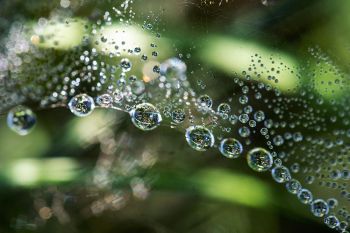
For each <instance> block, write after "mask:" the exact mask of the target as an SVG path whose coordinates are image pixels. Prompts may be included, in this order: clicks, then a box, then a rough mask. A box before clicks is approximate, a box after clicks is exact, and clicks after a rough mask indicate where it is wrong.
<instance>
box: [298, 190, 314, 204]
mask: <svg viewBox="0 0 350 233" xmlns="http://www.w3.org/2000/svg"><path fill="white" fill-rule="evenodd" d="M298 199H299V201H300V202H301V203H303V204H310V203H311V202H312V200H313V197H312V193H311V192H310V191H309V190H308V189H301V190H300V192H299V193H298Z"/></svg>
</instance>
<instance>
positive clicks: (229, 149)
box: [219, 138, 243, 159]
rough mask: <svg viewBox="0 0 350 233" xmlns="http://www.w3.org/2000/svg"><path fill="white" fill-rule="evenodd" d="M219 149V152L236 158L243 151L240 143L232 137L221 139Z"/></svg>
mask: <svg viewBox="0 0 350 233" xmlns="http://www.w3.org/2000/svg"><path fill="white" fill-rule="evenodd" d="M219 149H220V152H221V154H222V155H223V156H225V157H227V158H229V159H233V158H238V157H239V156H240V155H241V154H242V152H243V146H242V144H241V143H240V142H239V141H238V140H236V139H234V138H226V139H224V140H222V141H221V143H220V148H219Z"/></svg>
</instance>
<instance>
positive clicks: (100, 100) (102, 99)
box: [96, 94, 113, 108]
mask: <svg viewBox="0 0 350 233" xmlns="http://www.w3.org/2000/svg"><path fill="white" fill-rule="evenodd" d="M112 103H113V97H112V96H110V95H109V94H103V95H100V96H99V97H97V99H96V104H98V105H99V106H100V107H103V108H109V107H111V106H112Z"/></svg>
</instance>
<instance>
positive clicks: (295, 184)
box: [286, 179, 301, 194]
mask: <svg viewBox="0 0 350 233" xmlns="http://www.w3.org/2000/svg"><path fill="white" fill-rule="evenodd" d="M286 188H287V190H288V192H290V193H292V194H298V193H299V192H300V190H301V184H300V182H299V181H297V180H295V179H292V180H290V181H289V182H288V183H287V184H286Z"/></svg>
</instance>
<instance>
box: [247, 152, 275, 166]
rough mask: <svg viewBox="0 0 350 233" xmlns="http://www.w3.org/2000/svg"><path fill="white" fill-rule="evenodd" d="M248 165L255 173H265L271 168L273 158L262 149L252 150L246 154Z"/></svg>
mask: <svg viewBox="0 0 350 233" xmlns="http://www.w3.org/2000/svg"><path fill="white" fill-rule="evenodd" d="M247 161H248V165H249V167H250V168H251V169H253V170H254V171H257V172H265V171H267V170H269V169H270V168H271V167H272V164H273V158H272V155H271V153H270V152H268V151H267V150H265V149H263V148H254V149H252V150H251V151H249V152H248V154H247Z"/></svg>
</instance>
